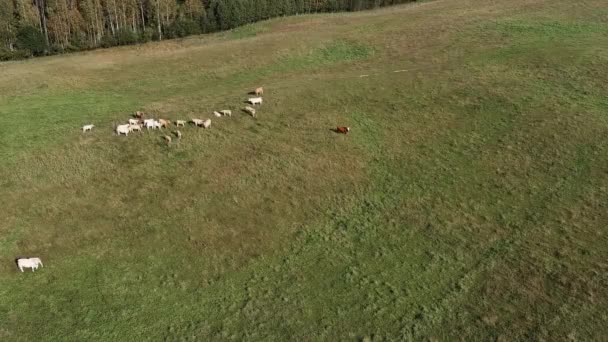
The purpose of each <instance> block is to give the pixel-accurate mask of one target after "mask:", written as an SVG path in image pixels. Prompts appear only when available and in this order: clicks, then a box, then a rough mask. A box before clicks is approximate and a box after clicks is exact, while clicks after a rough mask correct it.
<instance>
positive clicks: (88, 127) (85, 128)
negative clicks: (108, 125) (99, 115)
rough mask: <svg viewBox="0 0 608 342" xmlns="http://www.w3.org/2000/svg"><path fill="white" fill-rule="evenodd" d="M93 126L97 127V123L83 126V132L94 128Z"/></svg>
mask: <svg viewBox="0 0 608 342" xmlns="http://www.w3.org/2000/svg"><path fill="white" fill-rule="evenodd" d="M93 127H95V125H84V126H82V133H84V132H87V131H90V130H92V129H93Z"/></svg>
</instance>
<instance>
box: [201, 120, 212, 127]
mask: <svg viewBox="0 0 608 342" xmlns="http://www.w3.org/2000/svg"><path fill="white" fill-rule="evenodd" d="M203 127H204V128H209V127H211V119H207V120H205V121H203Z"/></svg>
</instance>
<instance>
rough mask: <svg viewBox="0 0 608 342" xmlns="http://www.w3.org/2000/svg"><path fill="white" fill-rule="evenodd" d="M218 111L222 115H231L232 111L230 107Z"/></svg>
mask: <svg viewBox="0 0 608 342" xmlns="http://www.w3.org/2000/svg"><path fill="white" fill-rule="evenodd" d="M220 113H222V115H224V116H232V111H231V110H230V109H224V110H220Z"/></svg>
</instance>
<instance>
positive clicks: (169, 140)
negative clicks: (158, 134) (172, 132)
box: [163, 135, 171, 145]
mask: <svg viewBox="0 0 608 342" xmlns="http://www.w3.org/2000/svg"><path fill="white" fill-rule="evenodd" d="M163 139H165V142H166V143H167V145H169V144H170V143H171V137H170V136H168V135H165V136H164V137H163Z"/></svg>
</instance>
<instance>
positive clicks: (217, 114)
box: [213, 112, 222, 118]
mask: <svg viewBox="0 0 608 342" xmlns="http://www.w3.org/2000/svg"><path fill="white" fill-rule="evenodd" d="M213 115H215V116H216V117H218V118H219V117H221V116H222V114H221V113H220V112H213Z"/></svg>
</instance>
